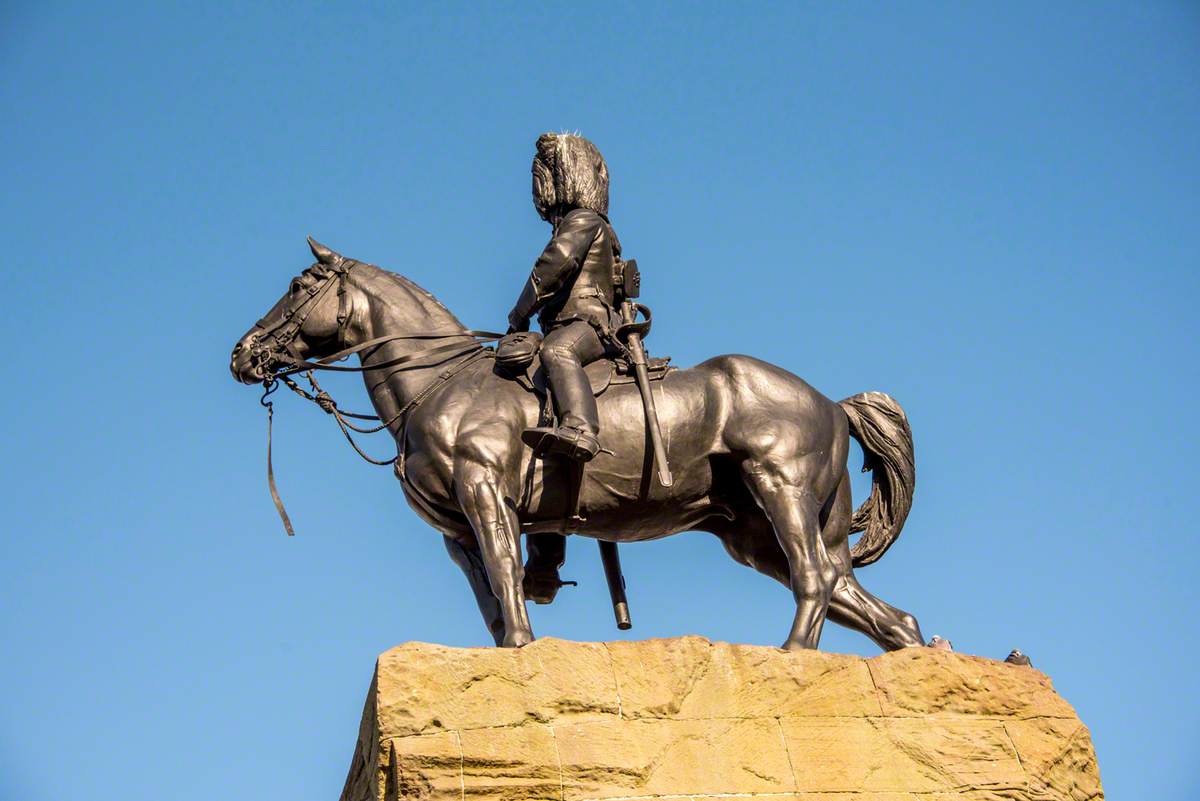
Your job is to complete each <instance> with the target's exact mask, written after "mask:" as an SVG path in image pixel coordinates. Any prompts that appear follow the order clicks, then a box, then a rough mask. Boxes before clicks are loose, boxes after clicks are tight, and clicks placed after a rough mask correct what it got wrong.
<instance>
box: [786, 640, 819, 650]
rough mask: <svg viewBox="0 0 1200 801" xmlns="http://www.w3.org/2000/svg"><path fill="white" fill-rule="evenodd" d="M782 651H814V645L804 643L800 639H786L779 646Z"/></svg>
mask: <svg viewBox="0 0 1200 801" xmlns="http://www.w3.org/2000/svg"><path fill="white" fill-rule="evenodd" d="M779 648H780V649H781V650H784V651H815V650H816V646H815V645H806V644H805V643H803V642H801V641H800V640H788V641H787V642H785V643H784V644H783V645H781V646H779Z"/></svg>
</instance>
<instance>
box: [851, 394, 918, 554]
mask: <svg viewBox="0 0 1200 801" xmlns="http://www.w3.org/2000/svg"><path fill="white" fill-rule="evenodd" d="M838 405H839V406H841V407H842V411H844V412H845V413H846V417H847V418H848V419H849V420H850V436H852V437H854V438H855V439H856V440H858V444H859V445H861V446H862V449H863V456H864V459H863V472H864V473H865V472H866V471H868V470H870V471H871V472H872V476H871V478H872V481H871V497H869V498H867V500H866V501H864V502H863V505H862V506H860V507H858V510H857V511H855V513H854V517H853V518H852V519H851V521H850V533H851V534H853V533H855V532H858V531H863V532H865V533H864V534H863V535H862V537H861V538H860V539H859V541H858V542H856V543H855V544H854V548H853V549H852V550H851V552H850V557H851V561H852V562H853V564H854V566H855V567H859V566H861V565H869V564H871V563H872V562H874V561H875V560H877V559H879V557H881V556H883V555H884V553H886V552H887V549H888V548H890V547H891V546H892V543H893V542H895V541H896V539H897V538H898V537H899V536H900V529H902V528H903V527H904V520H905V518H907V517H908V512H909V510H910V509H912V499H913V487H914V485H915V484H916V480H917V471H916V465H915V463H914V461H913V439H912V429H911V428H909V427H908V418H907V417H906V416H905V414H904V410H903V409H901V408H900V404H899V403H896V401H895V400H894V399H893V398H892V397H891V396H890V395H885V394H884V393H882V392H864V393H862V394H861V395H854V396H853V397H850V398H846V399H845V400H844V401H840V402H839V403H838Z"/></svg>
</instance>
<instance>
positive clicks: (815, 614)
mask: <svg viewBox="0 0 1200 801" xmlns="http://www.w3.org/2000/svg"><path fill="white" fill-rule="evenodd" d="M813 462H814V459H813V457H799V458H794V459H789V460H776V459H773V458H769V457H768V458H763V459H747V460H746V461H745V462H744V463H743V465H742V468H743V471H744V472H745V476H746V483H747V485H748V486H749V488H750V492H751V494H752V495H753V496H754V499H755V501H757V502H758V505H759V506H760V507H761V508H762V510H763V511H764V512H766V515H767V517H768V518H769V519H770V521H771V525H772V526H773V527H774V529H775V536H776V537H777V538H778V540H779V544H780V546H781V547H782V548H783V552H784V554H785V555H786V556H787V562H788V574H789V583H790V585H791V588H792V595H793V596H794V597H795V599H796V617H795V619H794V620H793V622H792V630H791V633H790V634H789V635H788V639H787V642H785V643H784V645H783V647H784V648H788V649H800V648H816V647H817V644H818V643H819V642H820V640H821V627H822V626H823V625H824V623H825V615H826V613H827V612H828V610H829V599H830V596H831V594H832V592H833V584H834V580H835V579H836V573H835V571H834V566H833V563H832V562H831V561H830V560H829V557H828V555H827V554H826V553H825V546H824V544H823V543H822V542H821V521H820V516H821V508H822V507H823V506H824V505H825V500H826V498H823V497H818V496H817V493H816V492H815V491H814V487H813V484H814V483H815V481H814V479H815V477H816V476H817V475H818V474H819V473H820V465H818V464H814V463H813Z"/></svg>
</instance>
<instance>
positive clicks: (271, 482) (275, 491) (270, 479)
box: [258, 382, 296, 537]
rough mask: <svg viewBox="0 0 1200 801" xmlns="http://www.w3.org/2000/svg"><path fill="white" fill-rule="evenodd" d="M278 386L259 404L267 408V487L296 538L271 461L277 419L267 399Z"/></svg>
mask: <svg viewBox="0 0 1200 801" xmlns="http://www.w3.org/2000/svg"><path fill="white" fill-rule="evenodd" d="M278 386H279V385H278V384H277V383H275V382H272V383H271V385H270V386H269V387H267V389H266V390H265V391H264V392H263V396H262V398H260V399H259V401H258V402H259V403H261V404H262V405H263V406H265V407H267V486H268V487H269V488H270V490H271V500H272V501H274V502H275V511H277V512H279V519H280V520H282V521H283V528H284V529H285V530H286V531H287V535H288V536H289V537H294V536H296V530H295V529H294V528H292V521H291V518H289V517H288V513H287V509H284V508H283V499H282V498H280V497H279V487H277V486H275V464H274V461H273V460H272V459H271V429H272V422H273V420H274V418H275V403H274V402H273V401H269V400H267V397H268V396H269V395H270V394H271V393H272V392H274V391H275V390H276V388H277V387H278Z"/></svg>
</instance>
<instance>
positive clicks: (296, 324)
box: [249, 255, 504, 536]
mask: <svg viewBox="0 0 1200 801" xmlns="http://www.w3.org/2000/svg"><path fill="white" fill-rule="evenodd" d="M334 258H335V261H333V263H331V264H327V263H325V262H318V263H317V264H314V265H313V266H312V267H309V268H308V269H307V270H305V271H304V272H303V273H302V274H301V278H300V279H297V280H302V279H303V278H305V277H309V278H312V279H315V280H314V281H313V282H312V283H310V284H309V285H308V286H306V287H304V291H305V294H306V297H305V298H303V300H301V302H300V303H298V304H290V305H289V307H288V308H287V310H286V311H285V312H284V314H283V315H282V316H281V317H280V318H278V319H276V320H273V321H269V322H268V321H266V320H265V319H263V320H259V321H258V322H257V323H255V324H254V327H255V328H256V329H260V330H261V333H256V334H255V335H253V336H252V337H251V338H250V342H249V348H250V359H251V363H252V364H254V365H255V366H257V367H258V368H259V369H260V370H261V371H262V373H263V382H262V383H263V394H262V397H261V398H259V403H260V404H262V406H263V407H264V408H266V410H267V486H268V487H269V488H270V491H271V500H272V501H274V503H275V509H276V511H277V512H279V518H280V520H282V521H283V527H284V529H285V530H286V531H287V533H288V536H294V535H295V533H296V532H295V530H294V529H293V528H292V521H291V519H290V518H289V517H288V514H287V510H286V509H284V506H283V500H282V499H281V498H280V496H279V489H278V487H277V486H276V484H275V469H274V465H273V461H272V458H271V430H272V424H273V420H274V416H275V409H274V402H273V401H271V400H269V398H270V396H271V394H272V393H274V392H275V390H276V389H278V388H279V383H280V382H283V384H284V385H285V386H287V387H288V389H290V390H292V391H293V392H295V393H296V394H297V395H299V396H300V397H302V398H305V399H306V400H309V401H312V402H313V403H315V404H316V405H317V406H319V407H320V408H321V409H322V411H324V412H325V413H326V414H330V415H332V416H333V418H334V420H336V421H337V424H338V428H340V429H341V431H342V434H343V436H345V438H346V441H347V442H349V443H350V445H351V447H353V448H354V450H355V452H356V453H358V455H359V456H361V457H362V458H363V459H364V460H366V461H368V462H370V463H371V464H375V465H380V466H385V467H386V466H391V465H394V464H395V463H396V461H397V459H399V458H400V455H399V454H397V455H396V456H393V457H392V458H391V459H387V460H380V459H374V458H372V457H370V456H368V455H367V454H366V453H365V452H364V451H363V450H362V448H360V447H359V445H358V443H357V442H355V441H354V437H353V436H352V434H351V433H350V432H351V431H354V432H357V433H359V434H375V433H377V432H380V431H383V430H384V429H387V428H388V427H390V426H391V425H393V424H394V423H397V422H402V424H403V423H407V419H408V415H409V414H410V413H411V412H412V411H413V410H414V409H416V408H417V406H419V405H420V404H421V402H422V401H424V400H425V399H426V398H428V397H429V396H430V395H432V394H433V392H434V390H435V389H437V388H438V387H440V386H441V385H442V384H444V383H445V382H446V381H448V380H449V379H450V378H452V377H453V376H455V375H457V374H458V373H459V372H461V371H462V370H463V369H465V368H466V367H468V366H469V365H471V364H474V363H475V362H476V361H477V360H478V359H480V358H482V357H484V356H486V355H488V354H493V353H494V352H493V351H492V350H491V349H489V348H485V347H484V346H483V344H482V343H483V342H490V341H495V340H498V339H500V338H501V337H503V336H504V335H503V334H497V333H495V332H493V331H476V330H473V329H467V330H463V331H455V332H451V333H445V334H436V333H433V334H389V335H386V336H381V337H375V338H374V339H369V340H367V341H366V342H362V343H360V344H358V345H354V346H352V347H348V348H342V349H340V350H338V351H337V352H336V353H334V354H332V355H330V356H325V357H322V358H320V359H317V360H315V361H309V360H306V359H304V358H303V357H302V356H300V353H299V351H298V350H297V349H296V346H295V340H296V337H297V336H299V335H300V332H301V330H302V329H303V328H304V323H305V322H306V321H307V320H308V316H309V315H310V314H311V313H312V310H313V309H314V308H316V306H317V305H318V304H319V303H320V302H321V300H322V299H323V298H324V297H325V296H326V295H328V294H329V292H330V290H331V289H333V288H334V287H336V288H337V295H338V315H337V333H336V337H337V344H338V345H339V346H342V345H344V344H345V341H346V339H345V336H346V327H347V325H348V323H349V321H350V303H349V299H348V295H347V292H346V285H347V282H348V280H349V277H350V271H351V269H353V268H354V266H355V265H357V264H359V262H357V261H354V260H352V259H346V258H343V257H341V256H336V255H335V256H334ZM464 337H466V338H470V340H471V341H470V342H469V343H462V342H452V343H450V344H447V345H437V346H434V347H428V348H424V349H422V350H419V351H417V352H416V353H409V354H405V355H404V356H397V357H395V358H392V359H387V360H385V361H382V362H377V363H374V364H371V365H369V366H367V365H365V364H364V365H363V366H360V367H354V366H352V365H338V364H334V362H340V361H343V360H345V359H347V358H349V357H350V356H353V355H355V354H362V353H364V352H365V351H371V352H374V351H375V350H377V349H378V348H379V347H380V346H382V345H384V344H386V343H388V342H395V341H398V340H430V341H431V342H436V341H437V340H443V339H462V338H464ZM367 355H368V356H369V354H367ZM364 358H365V357H364ZM429 359H434V360H433V361H429ZM445 362H452V364H450V366H448V367H446V368H445V369H443V370H442V371H441V372H440V373H439V374H438V375H437V377H435V378H434V379H433V380H432V381H430V382H429V384H428V385H426V387H425V388H424V389H422V390H421V391H419V392H418V393H417V394H416V395H414V396H413V397H412V398H411V399H410V400H409V401H408V403H406V404H404V406H402V407H401V408H400V409H398V410H397V411H396V413H395V414H393V415H391V416H390V417H389V418H388V419H387V420H383V419H382V418H380V417H379V416H378V415H373V414H356V413H354V412H347V411H343V410H342V409H340V408H338V405H337V402H336V401H335V400H334V399H333V398H332V397H331V396H330V395H329V393H327V392H325V391H324V390H323V389H321V386H320V385H319V384H318V383H317V379H316V376H315V375H314V373H315V371H317V370H328V371H331V372H341V373H365V372H367V371H369V370H385V369H388V368H392V367H394V368H397V369H396V370H393V371H392V373H389V374H388V376H387V378H390V377H391V375H393V374H395V373H396V372H399V371H401V370H407V369H414V368H421V367H435V366H437V365H438V364H443V363H445ZM296 373H305V374H306V378H307V380H308V383H309V386H310V387H311V389H312V391H311V392H309V391H306V390H305V389H304V388H302V387H301V386H299V385H298V384H297V383H296V382H295V381H294V380H293V379H292V376H293V375H295V374H296ZM384 381H386V378H385V379H384ZM380 383H381V384H382V383H383V382H382V381H381V382H380ZM376 386H378V384H377V385H376ZM351 419H353V420H362V421H369V422H376V423H378V425H375V426H372V427H370V428H362V427H359V426H356V425H355V424H354V423H352V422H350V420H351ZM401 447H403V445H401Z"/></svg>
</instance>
